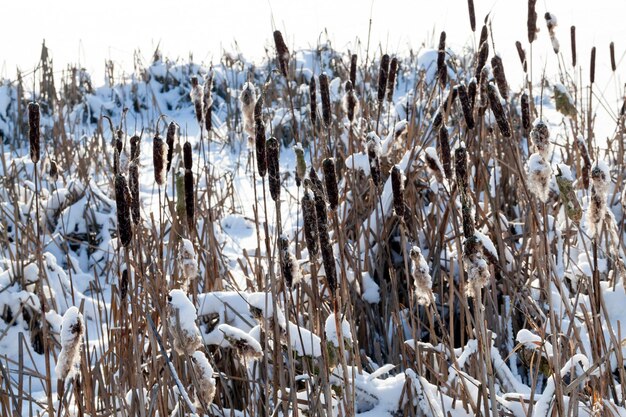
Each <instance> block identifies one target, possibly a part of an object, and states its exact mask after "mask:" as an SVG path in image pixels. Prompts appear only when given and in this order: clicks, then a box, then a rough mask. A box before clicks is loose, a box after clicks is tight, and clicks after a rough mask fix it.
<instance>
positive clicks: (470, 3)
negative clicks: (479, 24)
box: [467, 0, 476, 32]
mask: <svg viewBox="0 0 626 417" xmlns="http://www.w3.org/2000/svg"><path fill="white" fill-rule="evenodd" d="M467 8H468V9H469V19H470V27H471V28H472V32H476V13H475V12H474V0H467Z"/></svg>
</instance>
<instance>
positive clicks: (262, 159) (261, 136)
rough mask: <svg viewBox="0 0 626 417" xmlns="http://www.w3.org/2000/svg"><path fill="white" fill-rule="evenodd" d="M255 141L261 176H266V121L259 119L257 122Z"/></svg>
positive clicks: (258, 169)
mask: <svg viewBox="0 0 626 417" xmlns="http://www.w3.org/2000/svg"><path fill="white" fill-rule="evenodd" d="M254 143H255V147H256V166H257V171H259V176H261V177H264V176H265V173H266V172H267V150H266V147H265V123H263V120H257V121H256V123H255V136H254Z"/></svg>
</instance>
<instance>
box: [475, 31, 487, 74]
mask: <svg viewBox="0 0 626 417" xmlns="http://www.w3.org/2000/svg"><path fill="white" fill-rule="evenodd" d="M488 36H489V32H488V30H487V25H483V28H482V30H481V32H480V43H479V44H478V58H477V61H476V75H477V76H478V77H480V76H481V73H482V70H483V67H484V66H485V64H486V63H487V59H488V58H489V39H488ZM479 81H481V80H480V79H479Z"/></svg>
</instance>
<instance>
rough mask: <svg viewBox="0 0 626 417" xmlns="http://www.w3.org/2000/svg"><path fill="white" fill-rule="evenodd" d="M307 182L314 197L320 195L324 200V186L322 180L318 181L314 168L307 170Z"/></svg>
mask: <svg viewBox="0 0 626 417" xmlns="http://www.w3.org/2000/svg"><path fill="white" fill-rule="evenodd" d="M309 182H310V184H309V186H310V188H311V191H313V193H314V194H315V195H317V194H321V195H322V196H323V197H324V198H326V194H325V193H324V184H322V180H320V178H319V176H318V175H317V172H315V168H313V167H311V169H310V170H309Z"/></svg>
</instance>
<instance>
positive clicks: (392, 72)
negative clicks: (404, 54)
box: [387, 56, 398, 103]
mask: <svg viewBox="0 0 626 417" xmlns="http://www.w3.org/2000/svg"><path fill="white" fill-rule="evenodd" d="M397 76H398V58H396V57H395V56H394V57H393V58H392V59H391V63H390V64H389V79H388V80H387V101H388V102H390V103H392V102H393V93H394V91H395V89H396V77H397Z"/></svg>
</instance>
